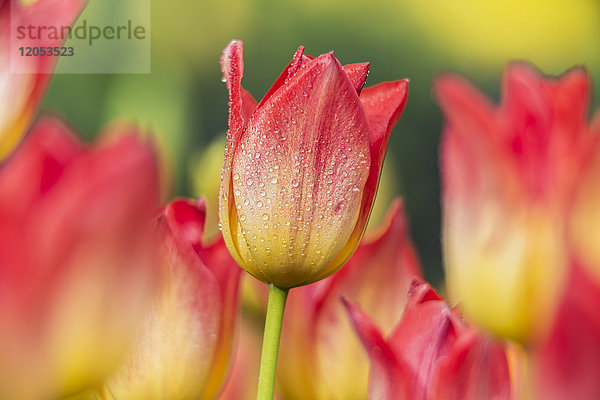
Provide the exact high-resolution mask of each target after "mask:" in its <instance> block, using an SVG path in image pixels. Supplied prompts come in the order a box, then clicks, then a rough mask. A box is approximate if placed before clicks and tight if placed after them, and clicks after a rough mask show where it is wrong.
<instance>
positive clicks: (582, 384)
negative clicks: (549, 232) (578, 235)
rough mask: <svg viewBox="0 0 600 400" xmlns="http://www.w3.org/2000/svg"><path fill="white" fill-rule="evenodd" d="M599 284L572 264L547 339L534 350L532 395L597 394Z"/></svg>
mask: <svg viewBox="0 0 600 400" xmlns="http://www.w3.org/2000/svg"><path fill="white" fill-rule="evenodd" d="M599 301H600V285H598V283H597V281H595V280H594V279H593V278H592V277H591V276H590V275H589V274H588V273H587V271H586V270H585V269H583V268H582V267H581V266H578V265H576V266H574V267H573V269H572V271H571V276H570V277H569V283H568V286H567V289H566V291H565V294H564V296H563V299H562V301H561V305H560V306H559V309H558V313H557V316H556V319H555V322H554V324H553V326H552V329H551V331H550V335H549V337H548V340H547V341H545V342H544V343H543V344H542V346H541V348H540V349H537V350H536V352H535V353H534V357H535V365H536V374H535V376H534V384H535V389H536V393H535V394H536V396H537V397H536V398H540V399H548V400H559V399H569V398H577V399H581V400H592V399H598V398H600V380H598V371H599V370H600V314H599V313H598V302H599Z"/></svg>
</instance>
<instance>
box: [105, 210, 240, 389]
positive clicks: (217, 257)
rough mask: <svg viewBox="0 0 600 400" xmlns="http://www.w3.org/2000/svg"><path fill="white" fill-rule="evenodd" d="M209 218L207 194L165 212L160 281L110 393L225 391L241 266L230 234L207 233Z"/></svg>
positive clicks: (160, 220)
mask: <svg viewBox="0 0 600 400" xmlns="http://www.w3.org/2000/svg"><path fill="white" fill-rule="evenodd" d="M205 220H206V209H205V204H204V201H203V200H201V201H199V202H198V203H193V202H191V201H187V200H175V201H173V202H172V203H170V204H169V205H167V206H166V207H165V208H164V210H163V211H162V212H161V214H160V216H159V217H158V222H157V224H158V231H159V235H160V237H161V238H160V242H161V245H160V260H161V275H160V277H161V279H160V288H159V290H158V292H157V293H156V295H155V297H154V299H153V301H152V306H151V308H150V310H149V311H148V312H147V313H146V315H145V320H144V322H143V325H142V329H141V330H140V331H139V333H138V335H137V340H136V343H135V346H134V348H133V350H132V352H131V354H130V355H129V356H128V358H127V360H126V362H125V363H124V365H123V366H121V368H120V369H119V371H118V372H117V373H116V374H115V375H114V376H112V377H111V378H110V379H109V380H108V381H107V383H106V385H105V387H104V393H103V395H104V397H103V398H104V399H107V400H113V399H115V400H152V399H156V400H164V399H169V400H187V399H213V398H215V396H216V395H217V394H218V393H219V391H220V390H221V388H222V386H223V383H224V381H225V378H226V376H227V375H228V373H229V365H230V362H231V356H232V352H233V338H234V335H235V334H236V331H237V328H236V327H237V323H238V313H239V310H238V286H239V276H240V272H241V270H240V268H239V267H238V266H237V265H236V263H235V261H233V259H232V258H231V256H230V255H229V253H228V251H227V248H226V247H225V243H224V242H223V240H222V239H219V240H217V241H216V242H215V243H213V244H210V245H207V244H206V242H205V241H204V240H203V239H202V235H203V231H204V224H205Z"/></svg>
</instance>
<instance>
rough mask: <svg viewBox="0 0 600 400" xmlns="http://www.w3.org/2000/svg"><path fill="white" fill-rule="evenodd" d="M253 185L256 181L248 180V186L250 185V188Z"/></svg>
mask: <svg viewBox="0 0 600 400" xmlns="http://www.w3.org/2000/svg"><path fill="white" fill-rule="evenodd" d="M253 183H254V181H253V180H252V179H251V178H248V179H247V180H246V185H248V186H252V184H253Z"/></svg>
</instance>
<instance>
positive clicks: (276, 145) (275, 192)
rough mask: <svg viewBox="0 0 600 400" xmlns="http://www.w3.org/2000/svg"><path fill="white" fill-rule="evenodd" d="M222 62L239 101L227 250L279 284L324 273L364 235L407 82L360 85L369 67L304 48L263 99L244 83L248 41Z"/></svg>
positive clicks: (225, 206)
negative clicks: (344, 63)
mask: <svg viewBox="0 0 600 400" xmlns="http://www.w3.org/2000/svg"><path fill="white" fill-rule="evenodd" d="M221 64H222V68H223V75H224V80H225V81H226V82H227V87H228V89H229V95H230V106H231V107H230V114H229V131H228V133H227V139H228V140H227V141H228V143H227V147H226V154H225V163H224V166H223V176H222V182H221V192H220V207H219V208H220V220H221V227H222V231H223V237H224V238H225V242H226V243H227V247H228V248H229V250H230V252H231V253H232V255H233V257H234V258H235V259H236V261H237V262H238V264H240V265H241V266H242V267H243V268H244V269H245V270H247V271H248V272H249V273H250V274H252V275H254V276H255V277H256V278H258V279H260V280H262V281H264V282H267V283H272V284H274V285H275V286H278V287H281V288H291V287H295V286H301V285H306V284H308V283H312V282H315V281H318V280H320V279H323V278H325V277H327V276H329V275H331V274H332V273H333V272H335V271H336V270H337V269H338V268H340V267H341V266H342V264H343V263H344V262H345V261H346V260H347V259H348V257H349V256H350V255H351V254H352V252H353V251H354V249H355V247H356V246H357V244H358V241H359V240H360V238H361V236H362V234H363V231H364V228H365V225H366V223H367V220H368V217H369V213H370V210H371V206H372V204H373V199H374V197H375V193H376V191H377V183H378V180H379V173H380V171H381V165H382V162H383V157H384V154H385V149H386V146H387V140H388V137H389V133H390V131H391V128H392V126H393V125H394V123H395V122H396V120H397V119H398V118H399V116H400V113H401V111H402V109H403V107H404V104H405V101H406V92H407V82H406V81H397V82H391V83H385V84H381V85H378V86H375V87H373V88H370V89H366V90H364V91H362V92H361V89H362V86H363V84H364V82H365V79H366V76H367V72H368V67H369V65H368V64H352V65H347V66H345V67H342V66H341V65H340V63H339V62H338V60H337V59H336V58H335V57H334V56H333V54H332V53H328V54H324V55H321V56H319V57H317V58H315V59H312V58H311V57H307V56H305V55H304V54H303V48H302V47H301V48H300V49H299V50H298V51H297V52H296V54H295V56H294V59H293V60H292V62H291V63H290V65H289V66H288V67H287V68H286V69H285V70H284V72H283V74H282V75H281V76H280V77H279V79H278V80H277V81H276V82H275V84H274V85H273V87H272V88H271V89H270V90H269V91H268V92H267V94H266V95H265V97H264V98H263V99H262V101H261V102H260V104H259V105H258V106H256V104H255V102H254V100H253V99H252V97H251V96H250V95H249V94H248V93H247V92H245V91H244V90H243V88H242V86H241V78H242V74H243V60H242V43H241V42H236V41H234V42H232V43H231V44H230V45H229V46H228V47H227V48H226V49H225V51H224V53H223V57H222V59H221Z"/></svg>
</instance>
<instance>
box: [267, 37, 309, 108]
mask: <svg viewBox="0 0 600 400" xmlns="http://www.w3.org/2000/svg"><path fill="white" fill-rule="evenodd" d="M312 59H313V58H312V57H308V56H306V55H304V46H300V47H298V50H296V53H295V54H294V57H293V59H292V61H291V62H290V63H289V64H288V66H287V67H285V69H284V70H283V72H282V73H281V75H279V78H277V80H276V81H275V83H274V84H273V86H271V88H270V89H269V91H268V92H267V93H266V94H265V95H264V97H263V99H262V100H261V101H260V104H259V105H258V107H262V105H263V104H265V102H266V101H267V100H269V98H271V96H272V95H273V94H274V93H275V92H276V91H277V90H278V89H279V88H280V87H282V86H283V85H284V84H286V83H287V82H288V81H289V80H290V79H291V78H292V76H294V75H295V74H296V72H298V70H299V69H300V68H301V67H302V66H304V65H306V64H307V63H308V62H309V61H311V60H312Z"/></svg>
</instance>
